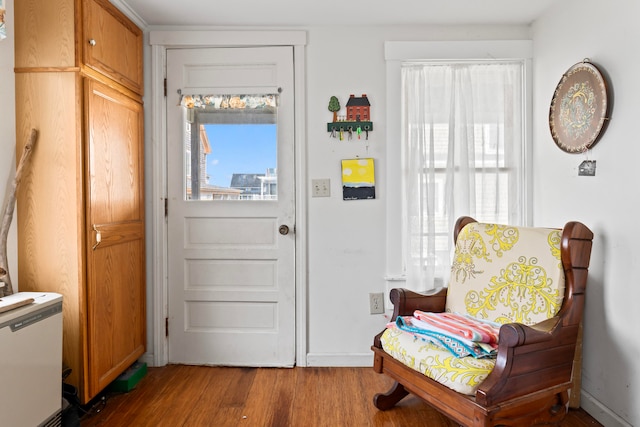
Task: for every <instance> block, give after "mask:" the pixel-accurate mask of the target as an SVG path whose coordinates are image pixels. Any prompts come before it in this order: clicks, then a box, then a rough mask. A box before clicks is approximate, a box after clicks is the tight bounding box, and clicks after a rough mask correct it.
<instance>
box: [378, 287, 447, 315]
mask: <svg viewBox="0 0 640 427" xmlns="http://www.w3.org/2000/svg"><path fill="white" fill-rule="evenodd" d="M389 298H390V299H391V302H392V303H393V317H392V318H391V320H395V319H396V318H397V317H398V316H411V315H412V314H413V312H414V311H416V310H422V311H430V312H433V313H441V312H443V311H444V308H445V304H446V302H447V288H437V289H434V290H433V291H431V292H429V293H420V292H414V291H410V290H409V289H404V288H394V289H391V292H390V294H389Z"/></svg>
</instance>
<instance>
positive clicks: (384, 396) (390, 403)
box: [373, 382, 409, 411]
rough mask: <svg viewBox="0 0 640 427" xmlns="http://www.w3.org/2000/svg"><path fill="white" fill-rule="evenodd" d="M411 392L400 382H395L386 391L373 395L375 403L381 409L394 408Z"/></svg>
mask: <svg viewBox="0 0 640 427" xmlns="http://www.w3.org/2000/svg"><path fill="white" fill-rule="evenodd" d="M408 394H409V392H408V391H407V390H406V389H405V388H404V386H403V385H402V384H400V383H398V382H396V383H394V384H393V386H392V387H391V389H389V391H388V392H386V393H378V394H376V395H375V396H373V404H374V405H375V407H376V408H378V409H379V410H381V411H386V410H387V409H391V408H393V407H394V406H395V405H396V403H398V402H400V401H401V400H402V399H403V398H404V397H405V396H406V395H408Z"/></svg>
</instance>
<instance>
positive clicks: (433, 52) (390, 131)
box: [385, 40, 533, 291]
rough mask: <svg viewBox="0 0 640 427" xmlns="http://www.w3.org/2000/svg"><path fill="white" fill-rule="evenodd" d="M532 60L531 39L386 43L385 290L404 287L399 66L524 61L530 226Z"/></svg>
mask: <svg viewBox="0 0 640 427" xmlns="http://www.w3.org/2000/svg"><path fill="white" fill-rule="evenodd" d="M532 56H533V42H532V41H531V40H494V41H411V42H406V41H398V42H396V41H394V42H386V43H385V62H386V91H387V93H386V95H387V111H386V119H387V131H386V132H387V153H386V154H387V156H386V157H387V174H386V185H387V198H386V200H387V203H386V242H387V244H386V254H385V257H386V277H385V281H386V288H387V289H386V290H387V291H389V290H391V289H392V288H395V287H403V286H404V282H405V265H404V258H405V257H404V245H403V233H404V231H403V228H402V224H403V218H402V215H403V213H402V205H403V204H402V197H403V192H402V163H401V162H402V158H401V147H402V146H401V141H402V140H401V135H402V130H401V123H402V117H401V88H402V86H401V66H402V64H403V63H405V62H411V61H420V62H425V61H428V62H444V63H454V62H463V61H464V62H466V61H469V62H476V61H482V62H487V61H491V60H496V61H504V60H510V61H513V60H520V61H523V63H524V76H523V86H524V88H523V89H524V93H523V102H524V106H523V116H524V118H523V120H524V123H523V128H524V133H525V134H524V146H523V147H522V160H521V162H522V164H521V165H520V166H521V167H522V168H523V169H524V174H523V175H524V179H523V183H522V189H521V191H522V192H523V193H524V197H523V198H522V200H523V204H524V206H523V207H522V209H523V222H524V223H523V224H522V225H525V226H527V225H531V221H532V216H531V197H532V179H531V159H532V154H531V150H532V146H531V145H532V144H531V141H532V119H531V117H532V78H531V75H532Z"/></svg>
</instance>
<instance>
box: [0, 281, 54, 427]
mask: <svg viewBox="0 0 640 427" xmlns="http://www.w3.org/2000/svg"><path fill="white" fill-rule="evenodd" d="M31 298H32V299H33V301H32V302H29V303H28V304H27V305H23V306H21V307H19V308H14V309H11V310H9V311H5V312H2V313H0V390H1V391H0V393H2V398H1V399H0V425H2V426H11V427H37V426H47V427H50V426H60V425H62V413H61V410H62V296H61V295H60V294H55V293H42V292H18V293H16V294H13V295H9V296H7V297H2V298H0V309H2V308H3V307H4V308H7V307H10V306H14V305H16V304H20V303H22V302H25V301H30V299H31Z"/></svg>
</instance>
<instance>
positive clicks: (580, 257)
mask: <svg viewBox="0 0 640 427" xmlns="http://www.w3.org/2000/svg"><path fill="white" fill-rule="evenodd" d="M592 239H593V233H592V232H591V231H590V230H589V229H588V228H587V227H586V226H584V225H583V224H581V223H579V222H569V223H567V224H566V225H565V226H564V228H563V229H561V230H560V229H551V228H531V227H512V226H507V225H496V224H483V223H478V222H476V221H475V220H474V219H472V218H469V217H462V218H460V219H459V220H458V221H457V223H456V225H455V229H454V241H455V243H456V246H455V253H454V257H453V261H452V268H451V276H450V279H449V285H448V287H446V288H444V289H441V290H438V291H435V292H433V293H431V294H430V295H424V294H419V293H415V292H412V291H409V290H406V289H393V290H392V291H391V295H390V297H391V301H392V302H393V304H394V313H393V318H392V321H391V322H390V324H389V325H388V327H387V328H386V329H385V330H384V331H382V332H381V333H380V334H378V335H377V336H376V337H375V339H374V345H373V346H372V350H373V352H374V370H375V371H376V372H378V373H384V374H386V375H388V376H390V377H391V378H393V379H394V380H395V384H394V385H393V387H392V388H391V390H389V391H388V392H387V393H384V394H377V395H376V396H375V397H374V404H375V406H376V407H377V408H378V409H380V410H387V409H390V408H392V407H393V406H394V405H395V404H396V403H397V402H399V401H400V400H401V399H402V398H403V397H405V396H406V395H407V394H409V393H412V394H415V395H416V396H418V397H420V398H421V399H423V400H424V401H426V402H427V403H428V404H430V405H431V406H433V407H435V408H436V409H437V410H439V411H441V412H442V413H444V414H445V415H447V416H448V417H449V418H451V419H452V420H454V421H456V422H458V423H460V424H462V425H464V426H496V425H505V426H533V425H544V424H557V423H558V422H559V421H560V420H562V419H563V418H564V416H565V415H566V413H567V411H568V406H569V405H568V401H569V390H570V388H571V387H572V370H573V369H572V367H573V362H574V354H575V352H576V343H577V340H578V336H579V330H580V327H581V321H582V313H583V306H584V296H585V295H584V294H585V287H586V282H587V269H588V266H589V259H590V254H591V244H592ZM425 313H428V314H425ZM432 313H451V314H455V315H456V316H457V317H459V318H460V319H462V321H463V322H466V320H467V319H470V321H474V322H478V323H479V324H480V326H478V327H479V328H484V326H483V325H484V324H486V325H490V326H493V328H494V329H493V330H495V335H494V336H497V343H496V340H494V341H493V342H492V344H491V345H487V343H488V341H491V340H484V344H479V343H478V342H470V341H469V340H461V341H457V340H456V339H455V338H454V339H453V340H448V338H447V334H446V333H445V334H444V335H442V334H441V331H439V330H438V327H436V328H434V329H435V331H436V332H434V331H433V330H429V331H426V332H425V331H424V329H420V327H418V326H415V325H423V323H421V322H420V321H419V319H423V316H431V317H435V316H436V315H435V314H432ZM416 316H417V317H416ZM437 316H442V317H447V316H448V317H452V316H450V315H448V314H447V315H442V314H438V315H437ZM418 318H419V319H418ZM426 318H427V320H428V319H429V317H426ZM407 325H409V326H414V327H408V326H407ZM424 328H429V326H424ZM434 336H435V337H436V339H433V337H434ZM483 336H484V334H483ZM487 336H490V334H488V335H487ZM474 340H475V341H483V340H481V339H475V338H474V339H473V340H471V341H474ZM452 343H453V346H452V345H451V344H452ZM456 345H457V347H456ZM469 346H471V347H469ZM477 346H479V347H477ZM469 348H472V350H471V351H466V350H465V349H467V350H468V349H469ZM478 348H481V349H482V351H480V350H478ZM458 349H462V350H463V351H462V352H459V351H458ZM577 392H579V390H578V391H577Z"/></svg>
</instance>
